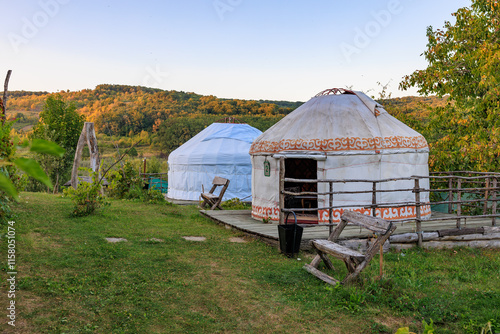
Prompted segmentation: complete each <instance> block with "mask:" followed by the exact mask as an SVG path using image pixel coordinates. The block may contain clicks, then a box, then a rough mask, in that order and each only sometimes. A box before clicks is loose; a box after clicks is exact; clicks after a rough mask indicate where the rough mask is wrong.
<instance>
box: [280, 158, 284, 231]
mask: <svg viewBox="0 0 500 334" xmlns="http://www.w3.org/2000/svg"><path fill="white" fill-rule="evenodd" d="M279 182H280V183H279V189H280V202H279V212H280V225H282V224H284V223H285V214H284V213H283V211H282V210H283V209H284V208H285V194H283V191H285V158H284V157H281V158H280V174H279Z"/></svg>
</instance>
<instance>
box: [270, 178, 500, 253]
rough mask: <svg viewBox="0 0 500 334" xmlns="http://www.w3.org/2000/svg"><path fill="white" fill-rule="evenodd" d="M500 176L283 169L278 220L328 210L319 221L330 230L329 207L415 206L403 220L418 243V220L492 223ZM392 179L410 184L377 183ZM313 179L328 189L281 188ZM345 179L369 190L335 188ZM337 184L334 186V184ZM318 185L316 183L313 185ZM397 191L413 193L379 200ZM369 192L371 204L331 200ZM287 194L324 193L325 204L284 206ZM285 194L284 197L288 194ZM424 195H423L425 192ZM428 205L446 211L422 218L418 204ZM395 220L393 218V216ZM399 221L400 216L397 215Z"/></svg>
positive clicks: (331, 211) (419, 226) (313, 181)
mask: <svg viewBox="0 0 500 334" xmlns="http://www.w3.org/2000/svg"><path fill="white" fill-rule="evenodd" d="M499 178H500V173H478V172H469V171H458V172H440V173H431V174H430V175H429V176H412V177H407V178H392V179H384V180H366V179H349V180H333V179H331V180H312V179H293V178H286V177H285V175H284V172H282V174H281V175H280V199H279V206H280V224H283V223H284V219H285V218H284V215H285V214H286V213H287V212H291V211H303V212H318V211H319V210H328V217H329V218H328V223H327V224H322V225H329V226H330V230H331V229H332V226H333V225H334V222H333V210H334V209H345V208H356V207H359V208H365V209H366V208H369V209H371V211H372V214H373V216H375V215H376V209H377V208H381V209H383V208H389V207H390V208H398V207H407V206H412V207H415V213H416V214H415V218H410V219H404V220H405V221H415V223H416V232H417V235H418V244H419V245H420V244H421V243H422V233H423V232H422V223H425V222H430V221H443V220H454V221H456V227H457V229H461V228H462V220H464V219H467V218H472V217H474V218H486V219H488V218H491V226H496V218H497V217H499V216H500V213H497V201H498V191H499V190H500V188H499V187H498V179H499ZM425 179H428V180H429V184H430V186H429V187H428V188H427V187H423V186H422V183H427V182H422V180H425ZM393 181H411V182H412V184H413V187H412V188H404V189H403V188H400V189H381V188H384V187H381V186H380V185H381V184H383V183H388V182H393ZM287 182H293V183H316V184H317V185H319V184H321V183H326V184H328V187H327V189H328V191H323V192H319V191H316V192H312V191H298V192H297V191H289V190H286V189H285V183H287ZM349 183H364V184H371V187H370V186H366V188H367V189H368V188H369V190H360V191H342V190H339V189H338V188H340V187H338V186H337V185H338V184H349ZM336 186H337V187H336ZM317 189H319V187H317ZM388 192H392V193H397V192H412V193H413V194H414V199H413V200H412V201H406V202H383V201H381V200H379V198H380V196H379V195H380V194H381V193H388ZM367 193H368V194H371V199H372V201H371V204H370V205H366V204H360V205H355V204H349V205H337V204H336V203H335V197H336V196H339V195H346V194H351V195H352V194H367ZM423 193H428V194H429V199H430V201H429V202H424V201H422V200H421V198H422V194H423ZM288 196H290V197H291V198H293V197H299V198H300V196H316V197H317V196H324V197H323V198H328V205H326V206H324V207H317V208H285V198H286V197H288ZM290 197H288V198H290ZM426 197H427V196H426ZM428 205H431V207H436V206H438V205H441V206H443V205H444V207H445V210H446V211H447V213H448V214H447V215H442V216H441V217H431V218H430V219H426V220H423V219H422V215H421V214H422V207H423V206H428ZM318 206H319V205H318ZM396 221H397V220H396ZM399 221H401V219H399Z"/></svg>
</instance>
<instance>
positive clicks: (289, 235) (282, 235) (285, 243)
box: [278, 211, 304, 257]
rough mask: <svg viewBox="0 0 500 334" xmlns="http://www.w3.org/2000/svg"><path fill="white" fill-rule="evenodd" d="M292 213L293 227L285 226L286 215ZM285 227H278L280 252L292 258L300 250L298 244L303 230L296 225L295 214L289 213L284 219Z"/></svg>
mask: <svg viewBox="0 0 500 334" xmlns="http://www.w3.org/2000/svg"><path fill="white" fill-rule="evenodd" d="M290 213H292V214H293V216H294V217H295V223H294V224H293V225H288V224H286V223H287V222H288V215H289V214H290ZM285 224H286V225H278V237H279V243H280V250H281V252H282V253H284V254H286V255H287V256H292V257H293V254H295V253H298V252H299V250H300V242H301V240H302V232H303V231H304V228H303V227H302V226H299V225H297V216H296V215H295V212H293V211H292V212H289V213H288V214H287V215H286V218H285Z"/></svg>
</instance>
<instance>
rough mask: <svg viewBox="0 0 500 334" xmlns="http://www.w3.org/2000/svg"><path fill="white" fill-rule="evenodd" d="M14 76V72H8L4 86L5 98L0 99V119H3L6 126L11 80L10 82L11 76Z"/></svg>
mask: <svg viewBox="0 0 500 334" xmlns="http://www.w3.org/2000/svg"><path fill="white" fill-rule="evenodd" d="M11 74H12V70H8V71H7V76H6V77H5V82H4V84H3V98H1V99H0V106H1V110H0V112H1V115H0V118H1V119H2V124H5V120H6V119H7V114H6V111H7V92H8V90H9V80H10V75H11Z"/></svg>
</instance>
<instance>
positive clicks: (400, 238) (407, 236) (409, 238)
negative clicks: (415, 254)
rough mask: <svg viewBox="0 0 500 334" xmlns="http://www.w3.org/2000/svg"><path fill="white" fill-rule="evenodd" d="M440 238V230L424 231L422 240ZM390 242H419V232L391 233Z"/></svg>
mask: <svg viewBox="0 0 500 334" xmlns="http://www.w3.org/2000/svg"><path fill="white" fill-rule="evenodd" d="M437 238H439V233H438V232H424V233H422V240H423V241H428V240H434V239H437ZM389 241H390V242H394V243H408V242H411V243H413V242H417V241H418V235H417V233H403V234H395V235H391V236H390V237H389Z"/></svg>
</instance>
